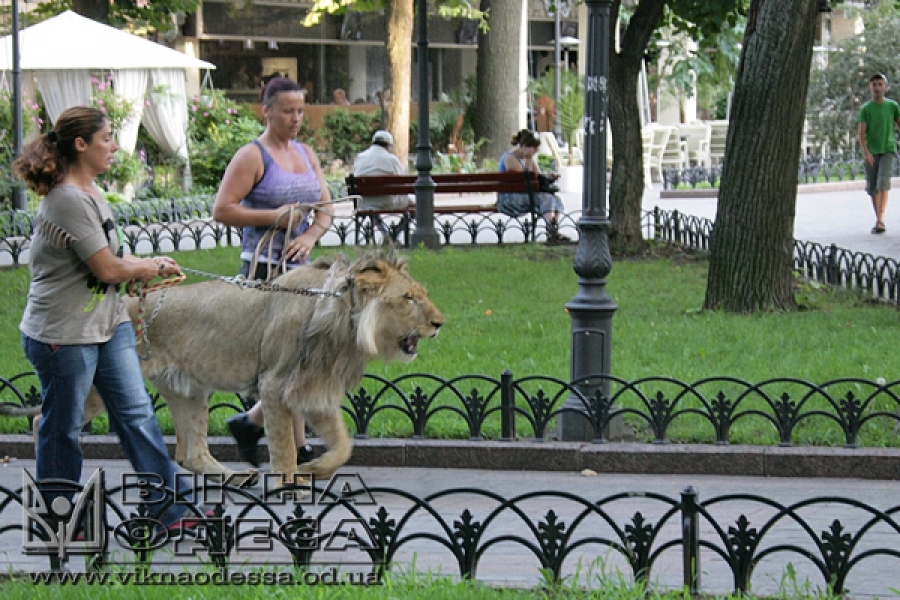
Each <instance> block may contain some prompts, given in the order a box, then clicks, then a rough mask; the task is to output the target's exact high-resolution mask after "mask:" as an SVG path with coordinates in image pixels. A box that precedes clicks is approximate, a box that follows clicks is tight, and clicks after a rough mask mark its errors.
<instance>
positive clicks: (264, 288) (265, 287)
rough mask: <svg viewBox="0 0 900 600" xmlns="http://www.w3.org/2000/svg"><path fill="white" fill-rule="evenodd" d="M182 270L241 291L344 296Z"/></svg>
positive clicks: (317, 289) (241, 276)
mask: <svg viewBox="0 0 900 600" xmlns="http://www.w3.org/2000/svg"><path fill="white" fill-rule="evenodd" d="M181 270H182V272H184V273H190V274H191V275H197V276H199V277H205V278H207V279H215V280H218V281H224V282H225V283H229V284H231V285H236V286H238V287H239V288H241V289H252V290H259V291H261V292H288V293H291V294H297V295H300V296H326V297H331V298H340V297H341V296H342V295H343V294H344V293H343V292H341V291H336V292H329V291H328V290H323V289H321V288H289V287H284V286H281V285H278V284H275V283H265V282H264V281H256V280H251V279H247V278H245V277H244V276H243V275H237V276H235V277H226V276H224V275H216V274H215V273H207V272H205V271H197V270H196V269H188V268H187V267H181Z"/></svg>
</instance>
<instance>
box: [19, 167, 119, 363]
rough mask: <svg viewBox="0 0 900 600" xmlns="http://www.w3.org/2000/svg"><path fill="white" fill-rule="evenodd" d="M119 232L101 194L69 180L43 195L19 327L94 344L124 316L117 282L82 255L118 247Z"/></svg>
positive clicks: (44, 338) (62, 341)
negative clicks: (107, 280) (104, 277)
mask: <svg viewBox="0 0 900 600" xmlns="http://www.w3.org/2000/svg"><path fill="white" fill-rule="evenodd" d="M119 246H120V241H119V234H118V230H117V229H116V226H115V221H114V220H113V215H112V211H111V210H110V208H109V204H107V203H106V201H105V200H101V199H99V198H95V197H94V196H92V195H91V194H88V193H86V192H84V191H82V190H81V189H80V188H78V187H76V186H72V185H67V184H61V185H57V186H55V187H54V188H53V189H52V190H50V193H48V194H47V196H46V197H45V198H44V199H43V200H42V201H41V206H40V209H39V210H38V214H37V216H36V217H35V220H34V234H33V236H32V238H31V260H30V267H31V285H30V286H29V288H28V304H27V305H26V306H25V314H24V315H23V316H22V322H21V323H20V324H19V329H21V330H22V332H23V333H24V334H25V335H27V336H28V337H30V338H32V339H35V340H37V341H39V342H43V343H45V344H59V345H71V344H97V343H102V342H106V341H108V340H109V339H110V338H111V337H112V334H113V332H114V330H115V328H116V327H117V326H118V325H120V324H122V323H125V322H127V321H128V320H129V319H128V312H127V311H126V309H125V303H124V302H122V300H121V299H120V298H119V294H118V289H117V286H116V285H113V284H107V283H103V282H101V281H100V280H98V279H97V277H96V276H95V275H94V274H93V273H92V272H91V270H90V269H89V268H88V266H87V264H86V263H85V261H86V260H87V259H89V258H90V257H91V256H93V255H94V254H96V253H97V252H98V251H100V250H102V249H103V248H109V249H110V251H111V252H112V253H113V254H118V252H119Z"/></svg>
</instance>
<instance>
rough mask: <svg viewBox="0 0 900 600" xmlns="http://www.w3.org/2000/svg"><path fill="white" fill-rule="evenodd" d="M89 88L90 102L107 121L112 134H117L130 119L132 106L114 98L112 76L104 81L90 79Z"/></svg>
mask: <svg viewBox="0 0 900 600" xmlns="http://www.w3.org/2000/svg"><path fill="white" fill-rule="evenodd" d="M91 86H92V89H91V102H92V103H93V105H94V107H96V108H98V109H100V110H101V111H103V113H104V114H105V115H106V118H107V119H109V126H110V128H111V129H112V130H113V133H118V131H119V130H120V129H122V127H124V126H125V124H126V123H128V122H129V121H130V120H131V119H132V116H133V114H134V106H133V105H132V103H131V102H129V101H128V100H125V99H124V98H120V97H119V96H116V92H115V90H114V89H113V77H112V75H108V76H107V77H106V79H97V78H96V77H91Z"/></svg>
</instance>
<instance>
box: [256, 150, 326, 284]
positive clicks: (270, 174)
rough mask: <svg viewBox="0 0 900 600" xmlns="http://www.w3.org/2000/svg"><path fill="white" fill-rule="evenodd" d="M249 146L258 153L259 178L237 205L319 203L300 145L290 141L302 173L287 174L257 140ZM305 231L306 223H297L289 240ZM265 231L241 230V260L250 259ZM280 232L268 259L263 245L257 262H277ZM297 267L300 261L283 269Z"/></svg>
mask: <svg viewBox="0 0 900 600" xmlns="http://www.w3.org/2000/svg"><path fill="white" fill-rule="evenodd" d="M253 143H254V144H256V145H257V147H259V151H260V153H261V154H262V159H263V176H262V178H261V179H260V180H259V181H258V182H256V185H254V186H253V189H252V190H250V193H249V194H247V197H246V198H244V199H243V200H241V206H247V207H249V208H259V209H272V208H280V207H282V206H284V205H285V204H297V203H299V204H315V203H316V202H318V201H319V198H320V197H321V193H322V190H321V186H320V185H319V178H318V177H317V176H316V172H315V171H314V170H313V168H312V165H311V164H310V160H309V155H308V154H307V153H306V148H304V147H303V144H298V143H297V142H293V141H292V142H291V144H293V146H294V148H295V149H296V150H297V151H298V152H299V153H300V156H302V157H303V160H304V161H305V162H306V172H305V173H291V172H290V171H285V170H284V169H282V168H281V167H280V166H278V163H277V162H275V159H274V158H272V155H271V154H269V153H268V152H267V151H266V149H265V148H263V146H262V144H260V143H259V141H257V140H254V141H253ZM308 228H309V224H308V223H307V222H306V220H303V221H301V222H300V224H299V225H298V226H297V227H296V228H295V229H294V231H292V232H291V237H292V238H293V237H297V236H298V235H300V234H301V233H303V232H304V231H306V230H307V229H308ZM268 229H269V228H268V227H244V235H243V242H242V244H241V259H242V260H252V258H253V253H254V252H255V251H256V245H257V244H258V243H259V240H260V239H262V236H263V235H265V233H266V231H268ZM284 233H285V232H284V231H283V230H281V231H280V232H279V233H278V235H276V236H275V241H274V244H273V245H272V256H267V252H268V247H269V245H268V244H266V247H265V248H262V250H261V253H260V256H259V262H260V263H266V262H272V263H277V262H278V261H279V260H281V251H282V249H283V248H284ZM307 260H308V259H307ZM300 264H302V262H300V261H296V262H295V261H291V262H289V263H288V264H287V266H288V268H293V267H296V266H298V265H300Z"/></svg>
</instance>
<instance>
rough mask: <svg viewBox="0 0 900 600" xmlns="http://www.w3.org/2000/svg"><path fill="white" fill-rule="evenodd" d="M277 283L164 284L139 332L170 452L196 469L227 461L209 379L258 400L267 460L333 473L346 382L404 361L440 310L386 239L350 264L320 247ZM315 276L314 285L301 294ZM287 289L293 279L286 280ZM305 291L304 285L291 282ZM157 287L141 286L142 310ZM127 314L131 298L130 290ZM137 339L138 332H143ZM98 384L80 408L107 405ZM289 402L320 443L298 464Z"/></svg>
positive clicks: (341, 441) (434, 327)
mask: <svg viewBox="0 0 900 600" xmlns="http://www.w3.org/2000/svg"><path fill="white" fill-rule="evenodd" d="M273 283H274V284H275V286H277V288H279V289H281V290H282V291H264V290H258V289H254V288H252V287H246V288H245V287H241V286H238V285H234V284H231V283H228V282H225V281H210V282H204V283H197V284H192V285H184V286H177V287H173V288H170V289H168V290H164V291H165V296H164V297H163V298H162V303H161V306H160V310H159V312H158V314H157V315H156V317H155V318H154V319H153V321H152V323H151V324H150V326H149V328H148V329H147V331H146V334H147V336H148V339H149V348H139V349H140V350H143V351H144V352H147V350H149V358H148V359H147V360H145V361H143V362H142V368H143V372H144V377H145V378H147V379H148V380H150V381H151V382H152V383H153V385H154V386H156V389H157V391H158V392H159V393H160V395H161V396H162V397H163V398H165V400H166V403H167V404H168V406H169V410H170V411H171V414H172V421H173V423H174V425H175V435H176V441H177V447H176V452H175V461H176V462H177V463H178V464H179V465H181V466H182V467H184V468H185V469H187V470H189V471H192V472H194V473H207V474H221V475H222V476H223V477H226V478H228V477H231V476H232V475H233V474H234V472H233V471H232V470H231V469H229V468H227V467H225V466H224V465H222V464H220V463H219V462H218V461H217V460H216V459H215V458H214V457H213V456H212V455H211V454H210V452H209V446H208V444H207V424H208V416H209V412H208V398H209V396H210V394H212V393H213V392H214V391H225V392H234V393H237V394H241V395H243V396H244V397H256V398H259V401H260V402H262V407H263V414H264V416H265V422H266V435H267V437H268V440H269V453H270V458H271V466H272V471H273V472H276V473H279V474H282V475H283V476H284V477H286V478H291V479H287V480H288V481H292V480H293V478H294V474H295V473H304V474H307V473H308V474H312V475H314V476H316V477H329V476H331V475H332V474H333V473H334V472H335V471H336V470H337V469H338V468H339V467H340V466H342V465H343V464H345V463H346V462H347V460H349V458H350V455H351V451H352V443H351V440H350V436H349V435H348V432H347V428H346V426H345V425H344V420H343V418H342V415H341V404H342V402H343V399H344V397H345V395H346V393H347V391H348V390H349V389H351V388H353V387H355V386H357V385H358V384H359V382H360V380H361V379H362V376H363V374H364V372H365V368H366V365H367V364H368V363H369V362H370V361H372V360H374V359H380V360H383V361H385V362H388V361H394V360H400V361H404V362H409V361H412V360H413V359H415V357H416V355H417V354H418V342H419V340H420V339H421V338H429V337H435V336H436V335H437V334H438V332H439V331H440V328H441V326H443V324H444V317H443V315H442V314H441V312H440V311H439V310H438V309H437V307H436V306H435V305H434V304H433V303H432V302H431V300H430V298H429V297H428V294H427V293H426V291H425V288H424V287H423V286H422V285H421V284H419V283H417V282H416V281H415V280H413V278H412V277H411V276H410V275H409V271H408V266H407V263H406V260H405V259H404V258H402V257H400V256H399V255H397V254H395V253H394V252H393V251H390V252H387V253H385V252H380V251H379V252H370V253H367V254H365V255H363V256H361V257H359V258H358V259H357V260H356V261H354V262H353V263H352V264H350V263H349V262H348V260H347V259H346V257H344V256H343V255H339V256H338V257H336V258H322V259H319V260H317V261H315V262H314V263H312V264H310V265H306V266H303V267H299V268H297V269H294V270H292V271H289V272H287V273H285V274H284V275H281V276H280V277H278V278H277V279H275V280H274V281H273ZM311 288H315V289H318V290H321V292H322V294H321V295H305V294H303V293H302V292H303V291H304V290H310V289H311ZM284 290H291V291H284ZM297 292H301V293H297ZM161 293H162V292H161V291H156V292H152V293H150V294H148V295H147V299H146V306H145V311H146V312H149V311H150V310H152V309H153V307H155V306H156V305H157V302H158V300H159V295H160V294H161ZM126 303H127V305H128V312H129V314H130V316H131V320H132V323H134V324H135V326H137V323H138V320H139V319H138V317H139V315H138V300H137V299H136V298H127V299H126ZM139 343H140V340H139ZM102 410H103V405H102V401H101V400H100V398H99V396H97V394H96V393H93V394H92V395H91V397H90V398H89V399H88V402H87V405H86V407H85V420H86V421H87V420H89V419H91V418H93V417H94V416H96V415H97V414H99V413H100V412H102ZM292 411H297V412H299V413H301V414H303V416H304V417H306V420H307V422H308V423H309V424H310V426H311V427H312V429H313V431H314V432H315V433H316V434H317V435H318V436H319V437H321V438H322V440H323V441H324V443H325V445H326V446H327V451H326V452H325V453H323V454H322V455H321V456H320V457H319V458H317V459H315V460H313V461H310V462H307V463H304V464H302V465H299V467H298V465H297V454H296V446H295V444H294V432H293V419H292V418H291V413H292Z"/></svg>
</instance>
